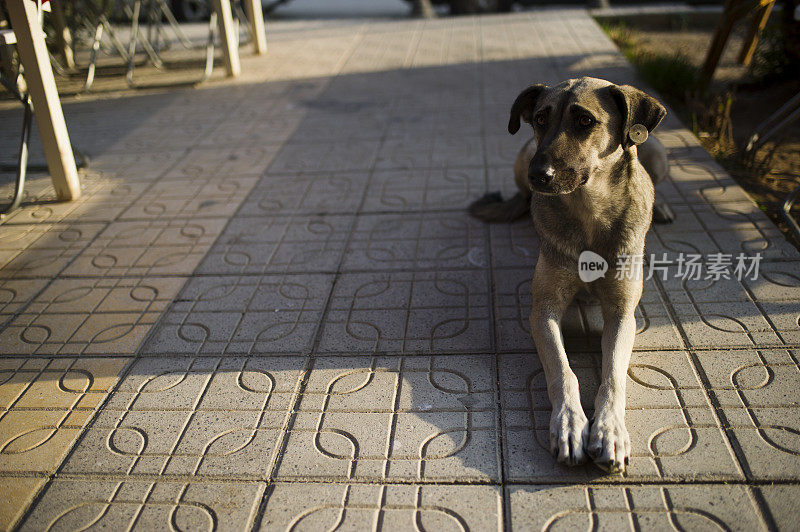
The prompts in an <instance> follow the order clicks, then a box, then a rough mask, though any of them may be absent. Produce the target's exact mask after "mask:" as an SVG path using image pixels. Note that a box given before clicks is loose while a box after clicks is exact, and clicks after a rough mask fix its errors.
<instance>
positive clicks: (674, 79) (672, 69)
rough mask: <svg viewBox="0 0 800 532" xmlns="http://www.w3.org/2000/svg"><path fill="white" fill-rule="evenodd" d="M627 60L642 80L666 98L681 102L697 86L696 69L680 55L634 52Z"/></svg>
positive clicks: (687, 59)
mask: <svg viewBox="0 0 800 532" xmlns="http://www.w3.org/2000/svg"><path fill="white" fill-rule="evenodd" d="M629 59H630V61H631V62H632V63H633V64H634V66H635V67H636V69H637V70H638V72H639V75H640V76H641V77H642V79H644V80H645V81H646V82H647V83H648V84H649V85H650V86H652V87H653V88H654V89H656V90H657V91H658V92H659V93H661V94H662V95H664V96H666V97H668V98H674V99H678V100H681V99H683V98H685V97H686V93H687V92H689V91H692V90H694V89H695V86H696V85H697V77H698V69H697V67H695V66H694V65H693V64H692V62H691V61H690V60H689V58H688V57H686V56H685V55H683V54H681V53H675V54H672V55H664V54H658V53H652V52H634V53H633V54H631V57H629Z"/></svg>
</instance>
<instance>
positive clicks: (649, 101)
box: [609, 85, 667, 148]
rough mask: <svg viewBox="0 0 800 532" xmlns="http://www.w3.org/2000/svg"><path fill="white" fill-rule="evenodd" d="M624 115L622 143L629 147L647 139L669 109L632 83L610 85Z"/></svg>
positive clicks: (615, 101)
mask: <svg viewBox="0 0 800 532" xmlns="http://www.w3.org/2000/svg"><path fill="white" fill-rule="evenodd" d="M609 90H610V91H611V97H612V98H613V99H614V103H616V104H617V107H619V112H620V115H621V116H622V145H623V146H624V147H625V148H628V147H630V146H632V145H634V144H641V143H642V142H644V141H645V140H647V137H648V135H649V134H650V132H651V131H653V130H654V129H655V128H656V126H657V125H658V124H659V122H661V120H662V119H663V118H664V117H665V116H666V115H667V110H666V109H665V108H664V106H663V105H661V104H660V103H659V101H658V100H656V99H655V98H653V97H652V96H650V95H649V94H646V93H644V92H642V91H640V90H639V89H637V88H636V87H631V86H630V85H611V86H610V87H609Z"/></svg>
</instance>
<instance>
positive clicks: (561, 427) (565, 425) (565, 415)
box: [550, 407, 589, 466]
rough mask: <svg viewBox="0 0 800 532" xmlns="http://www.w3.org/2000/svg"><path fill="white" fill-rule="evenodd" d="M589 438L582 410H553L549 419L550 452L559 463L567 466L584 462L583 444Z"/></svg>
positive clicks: (587, 426)
mask: <svg viewBox="0 0 800 532" xmlns="http://www.w3.org/2000/svg"><path fill="white" fill-rule="evenodd" d="M588 436H589V422H588V420H587V419H586V415H585V414H584V413H583V410H580V409H573V408H566V407H564V408H560V409H554V410H553V414H552V416H551V418H550V452H551V453H552V454H553V456H555V457H556V459H557V460H558V462H559V463H561V464H566V465H569V466H575V465H580V464H583V463H585V462H586V460H587V457H586V453H585V452H584V446H585V442H586V440H587V438H588Z"/></svg>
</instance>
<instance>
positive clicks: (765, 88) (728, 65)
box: [623, 17, 800, 246]
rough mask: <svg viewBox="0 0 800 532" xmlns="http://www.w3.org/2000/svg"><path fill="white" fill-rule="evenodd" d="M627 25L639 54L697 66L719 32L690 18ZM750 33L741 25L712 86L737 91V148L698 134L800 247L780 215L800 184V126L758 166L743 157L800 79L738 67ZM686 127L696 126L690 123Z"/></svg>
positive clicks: (682, 105) (677, 105) (762, 154)
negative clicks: (766, 76)
mask: <svg viewBox="0 0 800 532" xmlns="http://www.w3.org/2000/svg"><path fill="white" fill-rule="evenodd" d="M773 18H774V17H773ZM623 24H624V27H626V28H627V29H628V30H629V31H630V34H629V36H630V38H631V39H632V41H633V42H634V43H635V46H636V48H637V50H642V51H646V52H652V53H659V54H664V55H672V54H675V53H680V54H682V55H683V56H685V57H686V58H687V59H688V60H689V61H690V62H691V64H692V65H694V66H696V67H700V66H701V65H702V63H703V61H704V59H705V55H706V52H707V50H708V47H709V45H710V43H711V39H712V37H713V34H714V23H713V21H712V20H695V21H692V20H691V19H690V18H688V17H682V18H676V19H674V20H671V21H668V22H667V23H666V24H665V23H663V22H662V23H660V24H658V25H656V24H654V23H652V22H650V23H639V24H637V23H636V21H635V19H628V20H625V21H624V23H623ZM745 29H746V28H745V24H740V26H739V27H737V28H736V31H735V32H734V34H733V35H732V36H731V38H730V39H729V41H728V44H727V46H726V49H725V53H724V54H723V57H722V60H721V61H720V64H719V67H718V69H717V71H716V74H715V77H714V80H713V84H712V91H718V92H724V91H726V90H732V91H733V92H732V94H733V105H732V108H731V114H730V124H731V129H732V136H733V141H734V144H735V146H730V147H729V149H727V150H719V145H718V143H717V142H716V140H715V139H713V138H712V137H710V136H709V135H708V134H707V133H705V132H703V131H702V130H700V131H698V132H697V133H698V136H699V138H700V141H701V142H702V143H703V144H704V145H705V146H706V148H707V149H709V151H711V152H712V153H715V155H716V156H717V159H718V160H719V161H720V162H721V163H722V164H723V165H724V166H725V167H726V169H728V171H729V172H730V173H731V174H732V175H733V176H734V178H735V179H736V180H737V181H738V182H739V184H740V185H741V186H742V187H743V188H744V189H745V190H747V192H748V193H749V194H750V195H751V196H752V197H753V198H754V199H755V200H756V201H757V202H758V203H759V205H760V206H761V208H762V210H764V211H765V212H766V213H767V214H768V215H769V216H770V217H771V218H772V219H773V220H774V221H775V222H776V223H777V224H778V225H779V227H780V228H781V229H782V230H783V231H784V233H785V234H787V238H788V239H789V240H790V241H792V242H793V243H794V244H795V245H796V246H797V245H800V242H798V241H797V240H796V239H794V238H793V236H792V235H790V234H789V231H788V228H787V225H786V223H785V222H784V221H783V219H782V217H781V215H780V207H781V205H782V203H783V201H784V200H785V199H786V196H787V194H789V192H791V191H792V190H793V189H794V188H795V187H796V186H798V185H799V184H800V122H797V123H795V124H794V126H793V127H791V128H789V130H788V131H786V133H785V136H784V137H783V138H782V139H780V142H779V144H778V145H777V146H776V145H775V144H774V143H768V144H767V145H765V146H764V147H763V148H762V149H761V150H759V152H758V154H757V159H756V160H757V164H756V165H755V166H756V168H747V167H745V166H744V165H743V164H742V162H741V153H742V152H743V150H744V147H745V146H746V145H747V141H748V139H749V138H750V136H751V135H752V133H753V132H754V130H755V129H756V128H757V127H758V125H759V124H760V123H761V122H763V121H764V120H765V119H766V118H767V117H768V116H769V115H771V114H772V113H773V112H775V111H776V110H777V109H778V108H780V106H781V105H783V104H784V103H786V102H787V101H788V100H789V99H790V98H791V97H792V96H794V95H795V94H797V93H798V91H800V76H798V77H797V78H796V79H794V80H788V81H781V82H769V83H764V82H763V81H761V80H759V79H757V78H756V77H755V76H754V75H753V73H751V71H750V69H749V68H748V67H744V66H742V65H740V64H738V62H737V56H738V54H739V50H740V49H741V47H742V43H743V40H744V32H745V31H744V30H745ZM764 45H765V41H763V40H762V41H761V42H760V43H759V46H764ZM669 100H670V101H669V103H670V105H671V106H672V107H673V108H674V109H675V110H676V112H679V113H682V114H683V115H684V116H683V117H682V118H684V120H691V112H690V111H689V109H688V108H687V105H686V101H685V100H684V101H680V99H676V98H672V99H669ZM686 123H687V124H689V125H690V124H691V122H689V121H687V122H686ZM773 150H774V152H773ZM771 152H772V153H771ZM758 167H760V168H758ZM798 212H800V209H795V210H794V211H793V213H794V214H795V216H797V215H798Z"/></svg>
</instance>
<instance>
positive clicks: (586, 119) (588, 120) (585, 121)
mask: <svg viewBox="0 0 800 532" xmlns="http://www.w3.org/2000/svg"><path fill="white" fill-rule="evenodd" d="M578 123H579V124H580V125H581V126H582V127H589V126H591V125H592V124H594V118H592V117H591V116H589V115H581V117H580V118H579V119H578Z"/></svg>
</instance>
